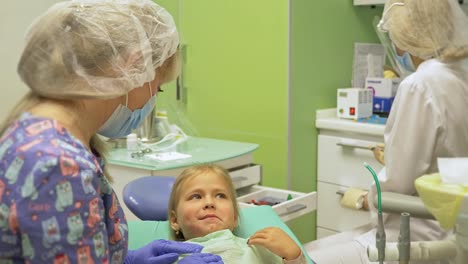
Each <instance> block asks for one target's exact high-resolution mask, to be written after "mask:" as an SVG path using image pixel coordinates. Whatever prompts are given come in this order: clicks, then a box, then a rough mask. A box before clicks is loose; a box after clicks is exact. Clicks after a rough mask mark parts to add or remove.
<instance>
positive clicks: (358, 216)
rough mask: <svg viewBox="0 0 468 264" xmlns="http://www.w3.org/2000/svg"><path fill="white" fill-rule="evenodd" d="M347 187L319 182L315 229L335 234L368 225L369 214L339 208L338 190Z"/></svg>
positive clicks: (339, 197)
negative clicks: (330, 231)
mask: <svg viewBox="0 0 468 264" xmlns="http://www.w3.org/2000/svg"><path fill="white" fill-rule="evenodd" d="M347 188H348V187H346V186H339V185H334V184H328V183H322V182H319V183H318V186H317V193H318V199H317V201H318V203H317V227H322V228H326V229H330V230H336V231H337V232H343V231H348V230H351V229H354V228H356V227H360V226H363V225H365V224H368V223H370V215H369V212H367V211H363V210H353V209H349V208H346V207H343V206H341V204H340V200H341V195H339V194H336V192H337V191H338V190H342V191H344V190H346V189H347Z"/></svg>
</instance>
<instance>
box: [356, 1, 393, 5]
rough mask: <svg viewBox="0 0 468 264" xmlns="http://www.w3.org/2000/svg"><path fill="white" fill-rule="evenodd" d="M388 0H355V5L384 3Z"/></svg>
mask: <svg viewBox="0 0 468 264" xmlns="http://www.w3.org/2000/svg"><path fill="white" fill-rule="evenodd" d="M385 1H386V0H353V4H354V5H383V4H385Z"/></svg>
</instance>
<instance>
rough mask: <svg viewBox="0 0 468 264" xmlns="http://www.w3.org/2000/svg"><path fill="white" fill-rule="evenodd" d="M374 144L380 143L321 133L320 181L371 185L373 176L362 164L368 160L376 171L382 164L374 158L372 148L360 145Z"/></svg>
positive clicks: (319, 137)
mask: <svg viewBox="0 0 468 264" xmlns="http://www.w3.org/2000/svg"><path fill="white" fill-rule="evenodd" d="M382 140H383V139H382ZM379 143H380V142H379ZM375 144H377V142H372V141H365V140H354V139H350V138H346V137H335V136H328V135H319V136H318V153H319V154H318V162H317V177H318V181H322V182H328V183H333V184H338V185H344V186H352V187H360V188H365V189H367V188H369V186H370V185H371V184H372V182H373V179H372V175H371V174H370V172H369V171H368V170H367V169H366V168H365V167H364V166H363V163H364V162H367V163H368V164H369V165H371V167H372V168H373V169H374V170H375V171H376V172H377V173H378V172H379V171H380V170H381V169H382V167H383V166H382V165H381V164H380V163H379V162H378V161H377V160H376V159H375V158H374V154H373V153H372V151H370V150H368V149H362V148H359V146H363V147H364V146H373V145H375ZM352 145H355V146H352ZM356 146H357V147H356Z"/></svg>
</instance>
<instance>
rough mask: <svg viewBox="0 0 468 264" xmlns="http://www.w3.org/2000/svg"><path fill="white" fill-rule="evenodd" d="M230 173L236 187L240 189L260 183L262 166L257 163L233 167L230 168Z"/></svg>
mask: <svg viewBox="0 0 468 264" xmlns="http://www.w3.org/2000/svg"><path fill="white" fill-rule="evenodd" d="M229 175H231V179H232V183H233V184H234V188H236V189H240V188H242V187H246V186H250V185H254V184H258V183H260V181H261V177H262V167H261V166H260V165H257V164H250V165H247V166H244V167H240V168H233V169H230V170H229Z"/></svg>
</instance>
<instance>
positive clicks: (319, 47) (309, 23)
mask: <svg viewBox="0 0 468 264" xmlns="http://www.w3.org/2000/svg"><path fill="white" fill-rule="evenodd" d="M381 12H382V8H381V7H379V8H371V7H369V6H363V7H355V6H353V5H352V1H351V0H348V1H346V0H328V1H310V0H291V92H290V93H291V97H290V119H291V120H290V123H291V142H292V144H291V157H290V159H291V162H290V164H291V174H292V185H291V186H292V189H293V190H297V191H303V192H310V191H312V190H316V189H317V130H316V128H315V111H316V110H317V109H323V108H331V107H335V106H336V89H337V88H340V87H350V86H351V72H352V59H353V48H354V47H353V45H354V43H355V42H377V41H378V39H377V36H376V34H375V33H374V31H373V29H372V26H371V22H372V19H373V18H374V16H376V15H380V14H381ZM330 162H332V161H330ZM337 165H339V164H337ZM335 206H337V205H335ZM290 225H291V226H293V231H294V233H295V234H296V235H297V236H298V237H299V239H300V240H301V241H303V242H305V241H311V240H312V239H314V238H315V215H309V216H306V217H302V218H300V219H298V220H295V221H293V222H292V223H290Z"/></svg>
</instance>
